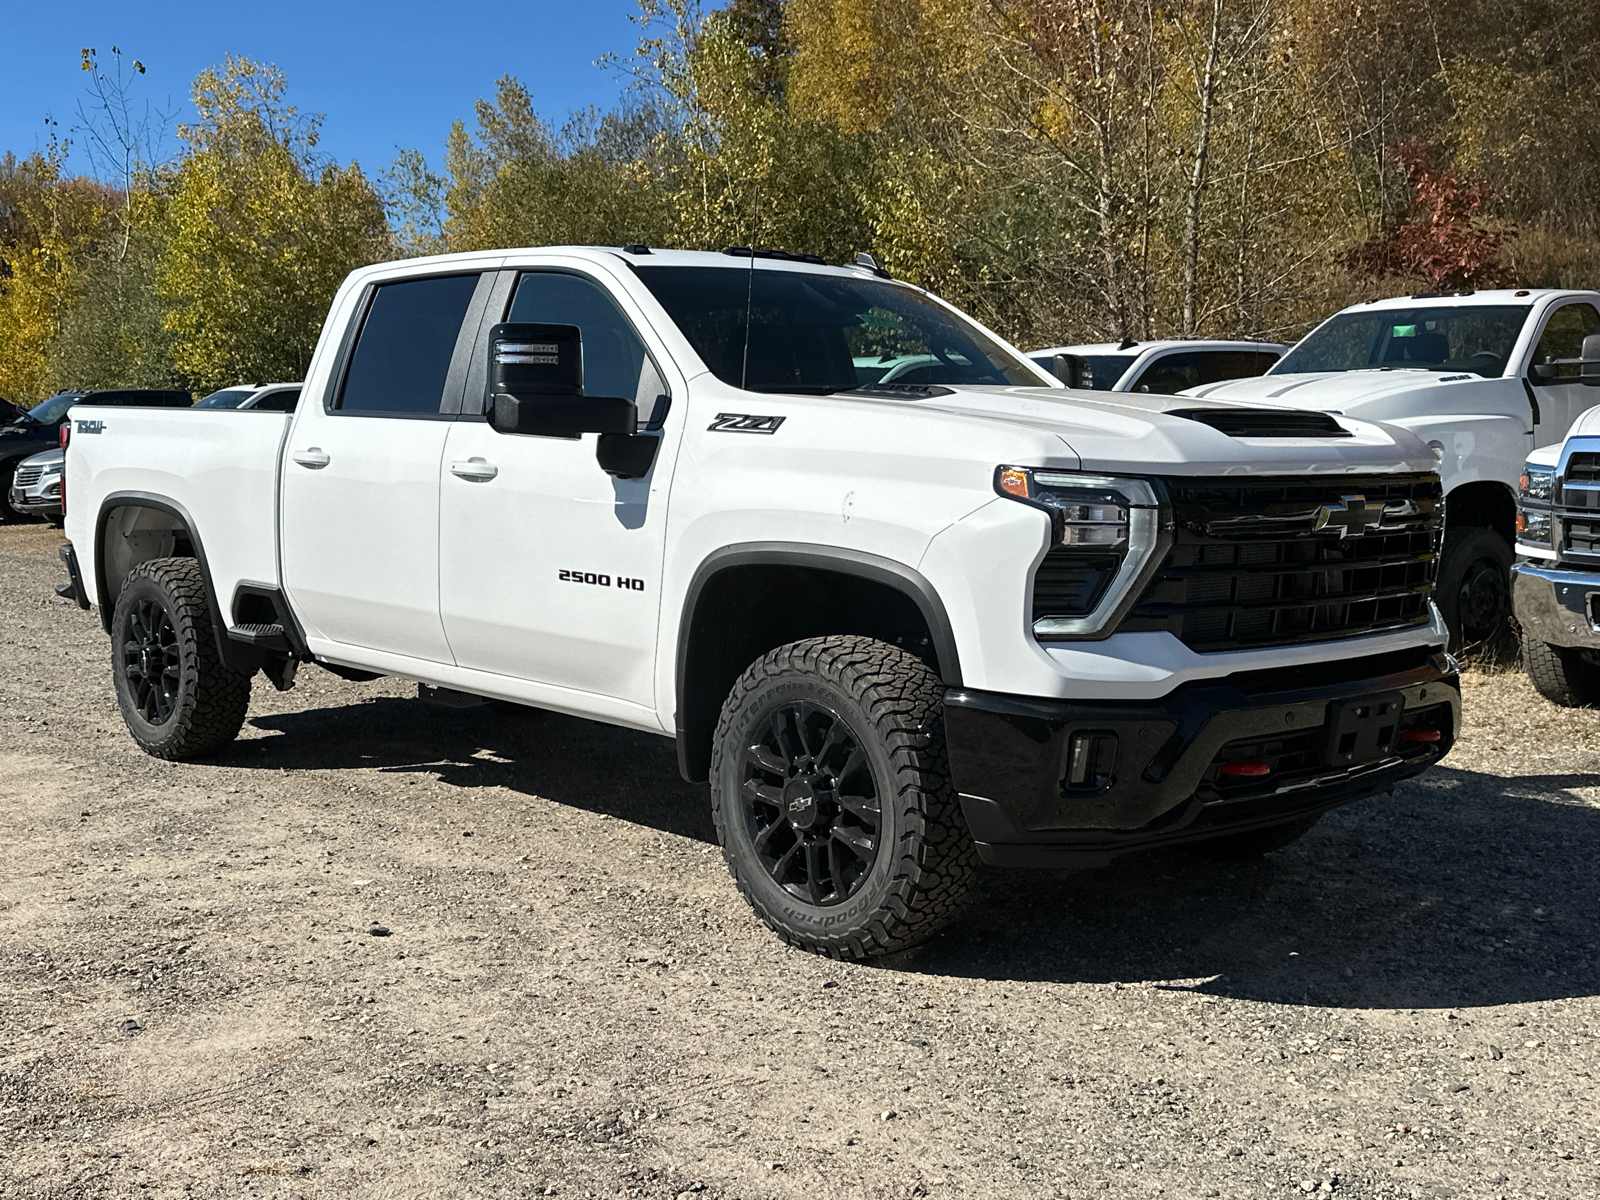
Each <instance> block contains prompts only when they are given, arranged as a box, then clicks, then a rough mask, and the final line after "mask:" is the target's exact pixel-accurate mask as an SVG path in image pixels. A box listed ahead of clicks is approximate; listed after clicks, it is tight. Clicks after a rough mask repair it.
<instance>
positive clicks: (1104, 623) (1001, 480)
mask: <svg viewBox="0 0 1600 1200" xmlns="http://www.w3.org/2000/svg"><path fill="white" fill-rule="evenodd" d="M995 490H996V491H997V492H999V493H1000V494H1001V495H1002V496H1006V497H1008V498H1010V499H1012V500H1020V501H1021V502H1022V503H1024V504H1030V505H1032V506H1033V507H1035V508H1039V509H1042V510H1043V511H1044V512H1045V513H1047V514H1048V515H1049V517H1050V529H1051V549H1050V551H1049V552H1048V553H1047V554H1046V555H1045V561H1044V562H1043V563H1041V564H1040V566H1039V570H1038V574H1037V575H1036V576H1035V579H1034V587H1033V632H1034V635H1035V636H1036V637H1039V638H1046V639H1049V638H1083V637H1104V636H1106V635H1107V634H1109V633H1110V632H1111V631H1112V630H1113V629H1115V627H1116V623H1117V621H1119V620H1120V619H1121V617H1122V615H1123V613H1124V612H1125V611H1126V610H1127V608H1128V606H1129V605H1131V604H1132V603H1133V602H1134V601H1135V600H1136V599H1137V598H1138V594H1139V592H1140V590H1142V588H1143V586H1144V585H1145V583H1146V582H1148V577H1149V575H1150V574H1151V573H1152V572H1153V571H1154V570H1155V569H1156V568H1157V567H1158V566H1159V565H1160V561H1161V557H1162V555H1164V554H1165V552H1166V547H1167V541H1168V537H1167V525H1166V522H1165V521H1164V519H1163V515H1162V510H1161V501H1160V497H1159V496H1158V495H1157V494H1156V491H1155V488H1154V487H1153V486H1152V485H1151V484H1150V483H1148V482H1147V481H1145V480H1143V479H1122V478H1114V477H1109V476H1103V475H1078V474H1074V473H1072V472H1067V471H1049V470H1034V469H1032V468H1029V467H1001V468H999V469H998V470H997V471H996V472H995Z"/></svg>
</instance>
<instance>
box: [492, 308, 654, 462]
mask: <svg viewBox="0 0 1600 1200" xmlns="http://www.w3.org/2000/svg"><path fill="white" fill-rule="evenodd" d="M488 417H489V425H490V427H491V428H493V429H494V430H495V431H496V432H499V433H522V434H533V435H535V436H539V437H566V438H573V437H578V436H579V435H580V434H585V433H622V434H631V433H633V432H634V429H635V427H636V426H637V424H638V411H637V409H636V408H635V407H634V403H633V401H632V400H627V399H624V398H622V397H620V396H585V395H584V394H583V340H582V337H581V335H580V334H579V332H578V327H577V326H576V325H535V324H531V323H524V322H506V323H503V324H500V325H496V326H495V327H494V328H493V329H491V330H490V331H489V411H488Z"/></svg>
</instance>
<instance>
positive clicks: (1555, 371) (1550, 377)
mask: <svg viewBox="0 0 1600 1200" xmlns="http://www.w3.org/2000/svg"><path fill="white" fill-rule="evenodd" d="M1528 374H1529V375H1531V376H1533V381H1534V382H1535V383H1554V382H1555V381H1556V379H1557V378H1558V377H1559V376H1560V374H1561V368H1560V367H1558V366H1556V364H1555V363H1553V362H1547V363H1534V364H1533V366H1531V367H1529V368H1528Z"/></svg>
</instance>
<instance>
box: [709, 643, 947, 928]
mask: <svg viewBox="0 0 1600 1200" xmlns="http://www.w3.org/2000/svg"><path fill="white" fill-rule="evenodd" d="M711 797H712V800H711V802H712V816H713V818H714V819H715V822H716V827H717V837H718V839H719V840H720V841H721V842H722V849H723V856H724V858H726V860H727V863H728V869H729V870H730V871H731V872H732V873H733V877H734V880H735V881H736V882H737V883H738V885H739V890H740V891H741V892H743V893H744V896H745V899H746V900H748V901H749V902H750V905H751V907H752V908H754V909H755V911H756V913H757V915H758V916H760V917H761V919H762V920H763V921H765V922H766V923H767V925H768V926H769V927H770V928H771V929H772V930H773V932H775V933H776V934H778V936H779V937H781V938H783V939H784V941H786V942H788V943H789V944H790V945H792V946H798V947H800V948H801V949H804V950H810V951H813V952H815V953H818V954H827V955H830V956H832V957H834V958H851V959H859V958H868V957H872V956H874V955H880V954H888V953H891V952H893V951H896V950H903V949H905V948H906V947H908V946H912V945H915V944H916V943H917V942H920V941H922V940H923V939H924V938H926V937H928V935H929V934H931V933H932V932H933V931H934V930H935V929H937V928H938V927H939V926H940V925H942V924H943V923H944V922H946V921H947V920H949V919H950V918H951V917H952V916H953V915H955V913H956V912H957V911H958V910H959V908H960V906H961V903H962V901H963V900H964V899H965V897H966V894H967V891H968V889H969V887H970V886H971V881H972V876H973V872H974V869H975V867H976V865H977V853H976V851H975V849H974V848H973V845H972V839H971V837H970V835H969V834H968V832H967V828H966V822H965V820H964V819H963V817H962V815H961V811H960V806H959V804H958V802H957V800H956V797H955V793H954V791H953V790H952V788H951V786H950V773H949V767H948V764H947V762H946V757H945V744H944V687H943V685H942V684H941V683H940V681H939V677H938V676H937V675H936V674H934V672H933V671H932V670H931V669H929V667H928V666H927V664H925V663H924V662H922V661H921V660H920V659H918V658H917V657H915V656H914V655H912V654H908V653H907V652H906V651H904V650H901V649H898V648H897V647H894V646H890V645H888V644H887V643H884V642H879V641H876V640H873V639H871V638H865V637H826V638H814V639H810V640H808V641H803V642H794V643H792V644H790V645H787V646H782V647H780V648H778V649H777V650H774V651H772V652H771V653H770V654H768V655H766V657H764V658H762V659H761V660H760V661H758V662H756V663H754V664H753V665H752V666H751V667H750V668H749V669H748V670H747V671H746V672H745V673H744V674H743V675H742V676H741V677H740V679H739V681H738V683H737V684H735V685H734V688H733V691H732V692H731V693H730V694H729V696H728V700H727V702H726V704H724V705H723V709H722V718H721V720H720V721H719V722H718V724H717V731H716V735H715V742H714V743H713V747H712V761H711Z"/></svg>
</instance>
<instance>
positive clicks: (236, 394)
mask: <svg viewBox="0 0 1600 1200" xmlns="http://www.w3.org/2000/svg"><path fill="white" fill-rule="evenodd" d="M299 400H300V385H299V384H298V383H241V384H238V385H237V386H235V387H225V388H223V389H222V390H221V391H220V392H212V393H211V395H209V396H207V397H206V398H205V399H204V400H201V401H200V402H199V403H197V404H196V405H195V407H196V408H254V409H259V410H261V411H262V412H280V413H285V412H293V411H294V406H295V405H296V404H297V403H299Z"/></svg>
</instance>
